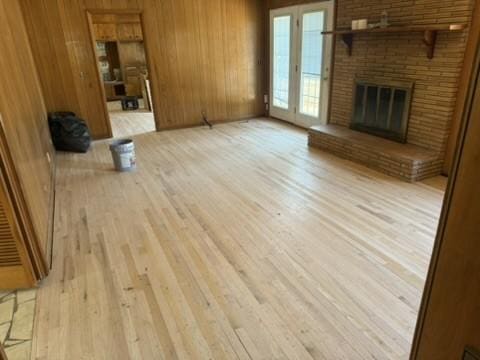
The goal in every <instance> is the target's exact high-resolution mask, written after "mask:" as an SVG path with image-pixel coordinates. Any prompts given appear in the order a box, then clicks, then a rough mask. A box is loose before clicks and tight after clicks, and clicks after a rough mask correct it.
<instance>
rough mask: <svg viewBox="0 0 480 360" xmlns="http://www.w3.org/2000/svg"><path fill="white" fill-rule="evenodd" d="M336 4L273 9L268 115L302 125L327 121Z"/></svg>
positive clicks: (325, 3)
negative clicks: (332, 30)
mask: <svg viewBox="0 0 480 360" xmlns="http://www.w3.org/2000/svg"><path fill="white" fill-rule="evenodd" d="M333 22H334V4H333V1H324V2H319V3H314V4H307V5H298V6H291V7H286V8H281V9H275V10H271V12H270V115H271V116H272V117H275V118H278V119H282V120H286V121H288V122H291V123H294V124H296V125H299V126H302V127H306V128H308V127H311V126H313V125H319V124H326V123H327V116H328V103H329V90H330V67H331V57H332V45H333V43H332V38H331V36H324V35H322V32H323V31H327V30H331V29H333Z"/></svg>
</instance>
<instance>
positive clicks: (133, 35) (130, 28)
mask: <svg viewBox="0 0 480 360" xmlns="http://www.w3.org/2000/svg"><path fill="white" fill-rule="evenodd" d="M117 33H118V40H120V41H137V40H139V41H140V40H143V34H142V26H141V24H140V23H124V24H118V25H117Z"/></svg>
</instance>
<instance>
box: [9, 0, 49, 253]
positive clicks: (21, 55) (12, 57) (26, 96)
mask: <svg viewBox="0 0 480 360" xmlns="http://www.w3.org/2000/svg"><path fill="white" fill-rule="evenodd" d="M0 79H2V80H1V81H0V113H1V115H2V118H3V121H2V128H3V132H4V133H5V138H6V141H7V143H8V150H9V153H10V155H11V158H12V159H13V163H14V166H15V172H16V174H17V175H18V178H19V182H20V184H19V185H20V188H21V190H22V197H23V198H24V200H25V202H26V205H27V207H28V209H29V211H28V212H29V215H30V217H31V221H32V223H33V227H34V232H35V234H36V237H37V241H39V242H40V246H41V248H42V250H43V251H44V252H45V251H46V249H47V245H48V244H47V241H48V239H49V220H50V213H51V211H50V210H51V206H52V205H53V204H52V201H51V200H52V193H53V189H52V180H53V160H54V159H53V156H54V151H53V148H52V144H51V141H50V134H49V130H48V122H47V114H46V108H45V104H44V101H43V95H42V91H41V87H40V82H39V79H38V76H37V72H36V69H35V63H34V60H33V57H32V52H31V49H30V45H29V43H28V35H27V31H26V28H25V23H24V21H23V17H22V11H21V7H20V3H19V0H0Z"/></svg>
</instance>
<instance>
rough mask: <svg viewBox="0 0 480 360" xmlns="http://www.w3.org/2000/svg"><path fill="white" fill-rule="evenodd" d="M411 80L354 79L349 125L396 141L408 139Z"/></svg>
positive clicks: (402, 141) (411, 91)
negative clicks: (351, 113)
mask: <svg viewBox="0 0 480 360" xmlns="http://www.w3.org/2000/svg"><path fill="white" fill-rule="evenodd" d="M412 93H413V83H390V84H375V83H373V82H368V81H363V80H356V81H355V88H354V95H353V96H354V98H353V99H354V102H353V103H354V105H353V115H352V122H351V126H350V127H351V128H352V129H354V130H358V131H362V132H366V133H369V134H372V135H376V136H380V137H383V138H387V139H390V140H394V141H397V142H401V143H405V142H406V141H407V130H408V119H409V117H410V105H411V101H412Z"/></svg>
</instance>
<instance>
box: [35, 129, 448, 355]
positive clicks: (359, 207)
mask: <svg viewBox="0 0 480 360" xmlns="http://www.w3.org/2000/svg"><path fill="white" fill-rule="evenodd" d="M135 142H136V146H137V156H138V165H139V169H138V171H137V172H136V173H132V174H119V173H115V172H113V171H112V161H111V159H110V154H109V151H108V142H101V143H96V144H95V146H94V148H93V151H91V152H90V153H89V154H87V155H78V154H71V155H68V154H60V155H59V157H58V162H59V166H58V180H57V211H56V230H55V245H54V260H53V263H54V265H53V271H52V273H51V275H50V277H49V278H48V279H47V280H46V281H45V283H44V284H43V286H42V288H41V289H40V291H39V293H38V302H37V317H36V324H35V339H34V344H33V350H32V352H33V354H34V356H36V358H37V359H48V360H53V359H177V358H178V359H237V358H238V359H329V360H330V359H349V360H351V359H407V357H408V355H407V354H408V352H409V348H410V342H411V339H412V336H413V331H414V326H415V320H416V315H417V309H418V308H419V302H420V297H421V292H422V287H423V283H424V278H425V275H426V270H427V267H428V262H429V255H430V251H431V248H432V243H433V238H434V234H435V228H436V226H437V221H438V216H439V212H440V207H441V203H442V197H443V191H442V189H443V187H444V183H445V181H444V180H443V179H441V178H437V179H434V180H430V181H428V182H426V183H418V184H407V183H403V182H400V181H398V180H396V179H393V178H390V177H387V176H384V175H382V174H379V173H377V172H375V171H372V170H369V169H367V168H364V167H362V166H359V165H356V164H353V163H351V162H348V161H344V160H341V159H338V158H336V157H334V156H331V155H328V154H325V153H323V152H321V151H318V150H312V149H309V148H308V147H307V146H306V143H307V136H306V133H305V132H304V131H302V130H299V129H296V128H293V127H289V126H287V125H283V124H280V123H277V122H272V121H261V120H259V121H257V120H255V121H249V122H242V123H231V124H226V125H218V126H215V127H214V129H213V130H208V129H206V128H194V129H186V130H178V131H171V132H163V133H150V134H146V135H141V136H138V137H136V138H135Z"/></svg>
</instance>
